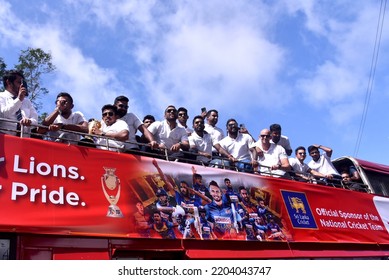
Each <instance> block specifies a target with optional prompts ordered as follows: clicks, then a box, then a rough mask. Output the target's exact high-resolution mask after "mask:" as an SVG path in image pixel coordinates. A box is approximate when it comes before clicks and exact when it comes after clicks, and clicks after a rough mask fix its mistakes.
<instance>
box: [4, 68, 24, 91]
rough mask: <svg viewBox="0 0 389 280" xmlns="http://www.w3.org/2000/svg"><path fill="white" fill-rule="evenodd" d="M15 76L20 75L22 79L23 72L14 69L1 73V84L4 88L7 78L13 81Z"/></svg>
mask: <svg viewBox="0 0 389 280" xmlns="http://www.w3.org/2000/svg"><path fill="white" fill-rule="evenodd" d="M17 76H19V77H22V78H23V79H24V75H23V72H21V71H18V70H14V69H13V70H8V71H5V72H4V75H3V86H4V88H6V87H7V80H8V81H9V82H10V83H13V82H14V81H15V80H16V77H17Z"/></svg>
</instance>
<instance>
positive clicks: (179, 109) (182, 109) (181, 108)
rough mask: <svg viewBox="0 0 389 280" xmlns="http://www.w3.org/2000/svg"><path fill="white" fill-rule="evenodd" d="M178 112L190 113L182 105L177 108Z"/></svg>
mask: <svg viewBox="0 0 389 280" xmlns="http://www.w3.org/2000/svg"><path fill="white" fill-rule="evenodd" d="M177 112H185V114H188V110H187V109H186V108H184V107H180V108H178V109H177Z"/></svg>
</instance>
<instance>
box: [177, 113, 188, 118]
mask: <svg viewBox="0 0 389 280" xmlns="http://www.w3.org/2000/svg"><path fill="white" fill-rule="evenodd" d="M178 115H179V116H180V117H184V116H186V114H185V113H180V114H178Z"/></svg>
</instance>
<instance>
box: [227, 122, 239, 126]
mask: <svg viewBox="0 0 389 280" xmlns="http://www.w3.org/2000/svg"><path fill="white" fill-rule="evenodd" d="M228 126H229V127H233V126H238V124H236V123H229V124H228Z"/></svg>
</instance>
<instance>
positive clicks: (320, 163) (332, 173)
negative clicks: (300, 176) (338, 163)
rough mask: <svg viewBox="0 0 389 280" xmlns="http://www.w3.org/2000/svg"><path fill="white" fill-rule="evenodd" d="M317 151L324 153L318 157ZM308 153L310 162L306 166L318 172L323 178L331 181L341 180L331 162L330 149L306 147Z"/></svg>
mask: <svg viewBox="0 0 389 280" xmlns="http://www.w3.org/2000/svg"><path fill="white" fill-rule="evenodd" d="M319 149H321V150H323V151H324V153H323V154H322V155H320V152H319ZM308 153H309V155H310V156H311V157H312V160H311V161H310V162H309V163H308V166H309V167H310V168H311V169H312V170H315V171H317V172H320V173H321V174H323V175H324V176H325V178H327V179H330V180H333V179H338V180H341V179H342V177H341V176H340V174H339V172H338V171H337V170H336V168H335V167H334V165H333V164H332V162H331V156H332V149H331V148H328V147H325V146H322V145H316V144H315V145H312V146H309V147H308Z"/></svg>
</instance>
